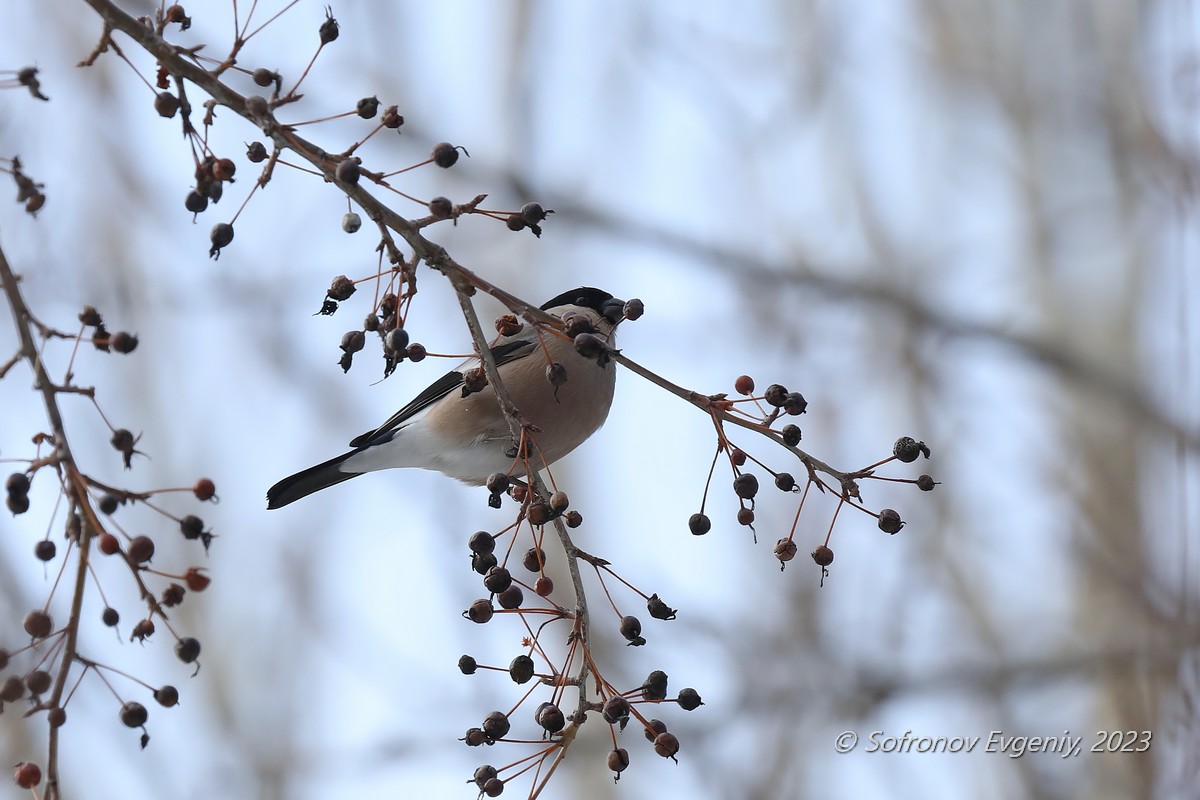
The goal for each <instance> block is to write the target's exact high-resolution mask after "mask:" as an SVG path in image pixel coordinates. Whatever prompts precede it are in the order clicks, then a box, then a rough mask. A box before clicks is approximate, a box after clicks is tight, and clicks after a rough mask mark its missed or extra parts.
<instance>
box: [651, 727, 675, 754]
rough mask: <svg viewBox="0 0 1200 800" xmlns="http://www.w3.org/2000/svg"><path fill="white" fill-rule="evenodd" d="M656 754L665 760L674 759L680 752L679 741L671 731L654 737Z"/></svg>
mask: <svg viewBox="0 0 1200 800" xmlns="http://www.w3.org/2000/svg"><path fill="white" fill-rule="evenodd" d="M654 752H656V753H658V754H659V755H660V756H662V757H663V758H674V757H675V754H676V753H678V752H679V739H678V738H677V737H676V736H675V734H673V733H671V732H670V731H663V732H662V733H660V734H659V735H658V736H655V737H654Z"/></svg>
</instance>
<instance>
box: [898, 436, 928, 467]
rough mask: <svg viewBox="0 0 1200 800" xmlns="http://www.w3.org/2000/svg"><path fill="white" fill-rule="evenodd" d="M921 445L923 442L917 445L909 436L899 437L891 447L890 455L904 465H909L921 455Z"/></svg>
mask: <svg viewBox="0 0 1200 800" xmlns="http://www.w3.org/2000/svg"><path fill="white" fill-rule="evenodd" d="M923 444H924V443H923V442H920V443H919V442H917V440H916V439H914V438H912V437H911V436H901V437H900V438H899V439H897V440H896V443H895V444H894V445H892V455H894V456H895V457H896V459H897V460H899V461H903V462H904V463H905V464H911V463H912V462H914V461H916V460H917V456H919V455H921V446H922V445H923Z"/></svg>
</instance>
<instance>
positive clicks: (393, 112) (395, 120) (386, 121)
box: [379, 106, 404, 130]
mask: <svg viewBox="0 0 1200 800" xmlns="http://www.w3.org/2000/svg"><path fill="white" fill-rule="evenodd" d="M379 122H380V124H381V125H383V127H385V128H391V129H392V130H395V129H396V128H399V127H400V126H401V125H403V124H404V117H403V116H401V115H400V109H399V108H397V107H396V106H388V107H387V108H385V109H384V110H383V116H382V117H380V119H379Z"/></svg>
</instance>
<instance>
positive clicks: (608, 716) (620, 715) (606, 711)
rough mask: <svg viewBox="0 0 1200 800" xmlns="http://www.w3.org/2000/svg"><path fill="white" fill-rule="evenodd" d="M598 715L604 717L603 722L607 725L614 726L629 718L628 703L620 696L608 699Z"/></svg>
mask: <svg viewBox="0 0 1200 800" xmlns="http://www.w3.org/2000/svg"><path fill="white" fill-rule="evenodd" d="M600 713H601V714H603V715H604V721H605V722H607V723H608V724H609V725H616V724H617V723H618V722H620V721H621V720H624V719H628V718H629V701H628V700H626V699H625V698H624V697H621V696H620V695H617V696H615V697H610V698H608V702H606V703H605V704H604V708H603V709H602V710H601V712H600Z"/></svg>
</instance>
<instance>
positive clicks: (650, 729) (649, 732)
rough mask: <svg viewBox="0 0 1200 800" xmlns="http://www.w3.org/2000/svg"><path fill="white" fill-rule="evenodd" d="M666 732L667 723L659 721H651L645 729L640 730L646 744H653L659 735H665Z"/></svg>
mask: <svg viewBox="0 0 1200 800" xmlns="http://www.w3.org/2000/svg"><path fill="white" fill-rule="evenodd" d="M666 731H667V723H665V722H663V721H662V720H661V719H652V720H650V721H649V722H648V723H646V727H645V728H644V729H643V730H642V733H643V734H645V736H646V741H647V742H653V741H654V740H655V738H657V737H658V735H659V734H660V733H666Z"/></svg>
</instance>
